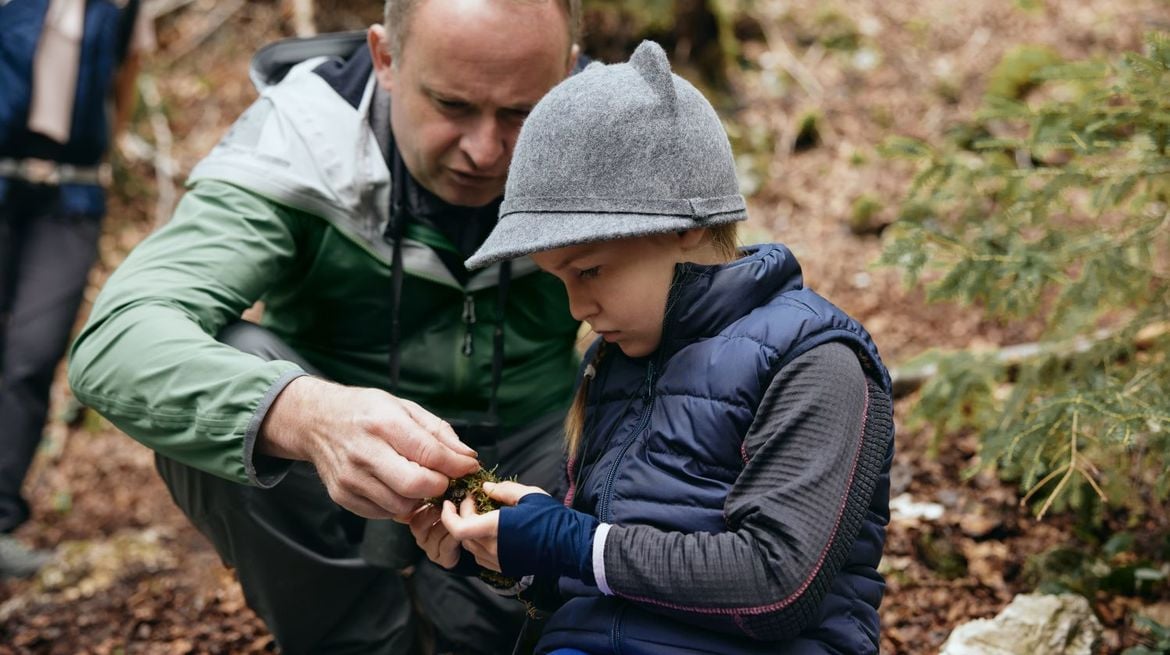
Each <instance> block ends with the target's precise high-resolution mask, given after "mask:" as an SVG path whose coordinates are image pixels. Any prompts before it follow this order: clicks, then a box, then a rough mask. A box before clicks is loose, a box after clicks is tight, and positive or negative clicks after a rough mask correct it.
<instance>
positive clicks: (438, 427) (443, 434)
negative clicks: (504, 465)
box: [402, 400, 479, 458]
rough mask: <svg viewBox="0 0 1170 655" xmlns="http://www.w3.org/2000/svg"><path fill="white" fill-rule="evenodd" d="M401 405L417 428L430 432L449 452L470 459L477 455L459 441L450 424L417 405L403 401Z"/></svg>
mask: <svg viewBox="0 0 1170 655" xmlns="http://www.w3.org/2000/svg"><path fill="white" fill-rule="evenodd" d="M402 404H403V406H404V407H405V408H406V411H407V413H408V414H410V417H411V418H413V419H414V422H415V423H418V425H419V427H421V428H422V429H424V430H426V431H427V432H430V433H431V434H432V435H434V436H435V438H437V439H438V440H439V441H441V442H442V443H443V444H445V445H446V446H447V447H448V448H450V449H451V450H454V451H455V452H456V453H458V454H461V455H467V456H468V457H472V458H474V457H477V456H478V455H479V453H477V452H475V450H473V449H472V448H471V447H470V446H468V445H467V444H465V443H463V442H462V441H460V440H459V435H457V434H455V430H453V429H452V428H451V424H450V423H448V422H446V421H444V420H443V419H441V418H439V417H438V416H435V415H434V414H432V413H430V412H428V411H427V410H425V409H423V408H422V406H421V405H419V404H418V403H415V402H411V401H409V400H403V401H402Z"/></svg>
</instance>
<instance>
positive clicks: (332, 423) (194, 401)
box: [69, 182, 476, 517]
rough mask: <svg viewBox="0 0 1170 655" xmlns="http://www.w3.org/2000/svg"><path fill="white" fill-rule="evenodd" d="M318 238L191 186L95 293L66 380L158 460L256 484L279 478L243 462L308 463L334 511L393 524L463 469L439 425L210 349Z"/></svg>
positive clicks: (224, 193)
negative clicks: (260, 457) (268, 458)
mask: <svg viewBox="0 0 1170 655" xmlns="http://www.w3.org/2000/svg"><path fill="white" fill-rule="evenodd" d="M321 226H322V223H321V222H320V221H319V220H318V219H315V218H313V217H311V216H306V215H299V214H296V213H294V212H291V211H287V210H282V209H278V208H276V207H274V206H273V205H271V204H269V203H267V202H265V201H264V200H262V199H260V198H257V197H256V196H253V195H251V194H249V193H248V192H246V191H243V190H242V189H239V188H237V187H233V186H231V185H228V184H224V183H219V182H202V183H200V184H198V185H197V186H196V187H195V188H194V189H192V190H191V191H190V192H189V193H188V194H187V195H186V196H185V197H184V199H183V201H182V202H181V203H180V206H179V208H178V209H177V210H176V215H175V218H174V220H172V221H171V223H169V224H168V225H167V226H165V227H164V228H162V229H161V230H159V231H158V232H157V233H155V234H154V235H152V236H151V237H149V238H148V239H147V240H145V241H144V242H143V243H142V244H140V245H139V246H138V247H137V248H136V249H135V250H134V251H133V252H132V253H131V254H130V256H129V257H128V258H127V260H126V261H125V262H124V263H123V264H122V265H121V266H120V267H119V268H118V270H117V271H116V272H115V273H114V275H113V276H111V278H110V280H109V281H108V282H107V284H106V286H105V288H104V289H103V291H102V293H101V294H100V296H99V297H98V300H97V303H96V305H95V306H94V309H93V313H92V315H91V316H90V320H89V322H88V323H87V325H86V326H85V328H84V330H83V331H82V333H81V334H80V335H79V337H78V339H77V341H76V342H75V344H74V345H73V349H72V353H71V357H70V365H69V382H70V385H71V386H72V387H73V390H74V393H75V394H76V395H77V397H78V398H79V399H80V400H81V401H82V402H84V403H85V404H87V405H89V406H91V407H93V408H94V409H96V410H98V411H99V412H100V413H101V414H103V415H104V416H106V417H107V418H108V419H110V421H111V422H113V423H114V424H115V425H116V426H118V427H119V428H120V429H122V430H123V431H125V432H126V433H127V434H129V435H130V436H132V437H134V438H135V439H137V440H138V441H141V442H142V443H144V444H145V445H147V446H148V447H150V448H152V449H154V450H156V451H158V452H159V453H161V454H162V455H164V456H166V457H169V458H172V459H174V460H177V461H179V462H182V463H184V464H187V465H189V466H193V467H196V468H199V469H201V470H204V471H207V472H209V473H213V474H215V475H219V476H221V477H224V478H227V479H231V480H235V481H237V482H241V483H248V484H257V485H264V486H267V485H271V484H275V483H276V482H277V481H278V480H279V479H280V473H279V470H277V471H275V472H273V471H271V470H270V471H268V472H265V471H258V470H257V469H256V467H255V465H254V454H255V453H265V454H269V455H274V456H277V457H281V458H285V459H303V460H308V461H311V462H313V463H314V465H316V466H317V468H318V470H319V471H321V473H322V478H323V480H324V481H325V482H326V484H327V485H328V487H329V491H330V495H331V496H333V498H334V499H335V500H336V501H337V502H339V503H340V504H342V505H344V506H346V507H347V508H348V509H351V510H353V511H355V512H356V513H359V514H362V515H366V516H377V517H388V516H391V515H396V514H402V513H404V511H405V510H406V509H408V507H406V506H407V505H411V506H412V505H413V503H412V502H409V499H412V498H418V497H422V496H433V495H439V494H440V493H441V492H442V491H443V490H444V489H445V488H446V477H447V476H452V477H454V476H458V475H462V474H464V473H466V472H469V471H470V470H473V469H474V467H475V466H476V463H475V460H474V458H473V457H472V456H470V455H468V454H467V453H469V452H470V451H469V449H466V447H465V446H462V445H461V444H458V442H457V440H456V439H455V437H454V434H453V433H451V432H450V428H449V427H445V426H443V425H442V424H441V422H439V421H438V419H436V418H435V417H433V416H431V415H429V414H428V413H426V412H424V411H422V410H421V408H417V406H414V407H410V406H409V405H406V404H404V403H403V402H402V401H399V400H398V399H396V398H394V397H393V396H390V395H389V394H386V393H384V392H381V391H376V390H371V389H357V388H352V387H342V386H340V385H333V384H330V383H326V382H324V381H322V380H319V379H316V378H307V377H305V374H304V372H303V371H302V370H301V369H300V368H299V367H298V366H297V365H296V364H293V363H291V362H283V361H264V360H262V359H260V358H258V357H255V356H253V355H249V354H246V353H243V352H240V351H239V350H236V349H234V348H231V347H229V346H226V345H224V344H221V343H219V342H217V341H216V340H215V336H214V335H216V334H217V333H218V332H219V330H220V329H221V328H223V326H224V325H226V324H227V323H228V322H230V321H234V320H236V319H237V318H238V317H239V316H240V314H241V313H242V312H243V311H244V309H246V308H248V307H250V306H251V305H252V304H253V303H254V302H255V301H256V300H257V299H258V298H260V297H261V296H262V295H263V293H264V291H265V290H266V289H267V288H268V287H269V286H270V285H271V284H272V281H273V280H276V279H279V278H280V276H284V275H290V274H296V272H297V271H299V270H303V267H304V266H305V265H306V262H304V261H302V260H300V259H299V255H300V254H302V249H298V244H299V243H303V242H304V240H305V239H306V238H307V237H306V235H307V234H309V233H310V232H311V231H312V230H314V229H321ZM324 389H328V391H327V392H323V391H322V390H324ZM390 452H393V453H395V456H392V455H390V454H389V453H390ZM412 462H413V463H412ZM276 468H277V469H280V468H281V467H276ZM404 501H406V502H404Z"/></svg>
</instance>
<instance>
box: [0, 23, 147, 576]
mask: <svg viewBox="0 0 1170 655" xmlns="http://www.w3.org/2000/svg"><path fill="white" fill-rule="evenodd" d="M0 44H2V45H0V89H3V92H0V578H3V577H25V576H28V575H32V574H33V573H35V572H36V571H37V570H38V569H39V568H40V567H41V566H42V565H43V564H44V563H45V562H46V561H47V560H48V559H49V557H50V555H49V553H48V552H46V551H40V550H34V549H31V548H29V547H28V546H26V545H25V544H23V543H21V542H20V541H17V539H16V537H14V536H12V532H13V531H14V530H16V528H17V527H19V526H20V525H21V524H23V523H24V522H25V521H27V520H28V518H29V506H28V503H27V502H26V501H25V499H24V498H23V497H22V496H21V493H20V492H21V486H22V484H23V482H24V479H25V476H26V475H27V474H28V470H29V466H30V465H31V463H32V459H33V455H34V454H35V453H36V449H37V444H38V443H40V440H41V433H42V431H43V430H44V427H45V418H46V416H47V414H48V409H49V388H50V385H51V383H52V381H53V374H54V373H55V372H56V369H57V364H58V363H59V362H60V361H61V356H62V355H63V354H64V353H65V348H66V346H67V345H68V343H69V333H70V332H71V331H72V329H73V323H74V321H75V320H76V317H77V308H78V306H79V305H80V304H81V298H82V294H83V292H84V291H85V285H86V278H87V277H88V273H89V269H90V266H92V265H93V262H94V259H95V258H96V257H97V242H98V236H99V235H100V234H101V222H102V216H103V215H104V214H105V196H104V191H103V189H102V182H103V180H104V178H106V177H108V173H107V171H106V165H105V164H104V163H103V159H104V157H105V154H106V150H107V146H108V144H109V138H110V134H111V133H116V132H117V130H118V128H119V127H121V126H122V125H124V124H125V119H126V118H127V117H128V116H129V111H130V108H131V107H132V106H133V100H134V97H135V96H134V88H135V87H134V84H135V77H136V76H137V72H138V62H139V53H140V52H142V51H144V50H147V49H149V48H150V47H152V45H153V32H152V31H151V27H150V22H149V19H148V17H147V16H146V13H145V12H142V11H139V3H138V2H137V0H122V1H121V2H115V1H113V0H91V1H90V2H86V1H85V0H28V1H26V2H19V3H18V2H7V3H0ZM111 99H112V100H113V104H114V106H115V108H116V114H114V115H110V114H109V112H107V105H108V104H109V101H110V100H111Z"/></svg>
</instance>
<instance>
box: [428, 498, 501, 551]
mask: <svg viewBox="0 0 1170 655" xmlns="http://www.w3.org/2000/svg"><path fill="white" fill-rule="evenodd" d="M466 507H467V506H466V505H465V509H464V510H463V511H462V512H460V511H456V509H455V503H452V502H451V501H449V500H448V501H445V502H444V503H443V513H442V514H441V516H440V520H441V521H442V523H443V527H445V528H447V532H450V533H451V536H452V537H455V538H456V539H458V540H459V541H467V540H469V539H484V538H491V539H495V537H496V528H497V526H498V525H499V520H500V513H499V512H488V513H487V514H476V513H475V508H474V506H472V507H470V511H468V510H467V509H466Z"/></svg>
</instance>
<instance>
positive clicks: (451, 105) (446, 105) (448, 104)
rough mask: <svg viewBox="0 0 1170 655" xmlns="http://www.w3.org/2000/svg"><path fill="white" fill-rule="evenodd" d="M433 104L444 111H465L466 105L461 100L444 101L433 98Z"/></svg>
mask: <svg viewBox="0 0 1170 655" xmlns="http://www.w3.org/2000/svg"><path fill="white" fill-rule="evenodd" d="M435 103H436V104H438V105H439V107H440V108H442V109H444V110H446V111H462V110H464V109H467V103H466V102H463V101H461V100H444V99H442V98H435Z"/></svg>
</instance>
